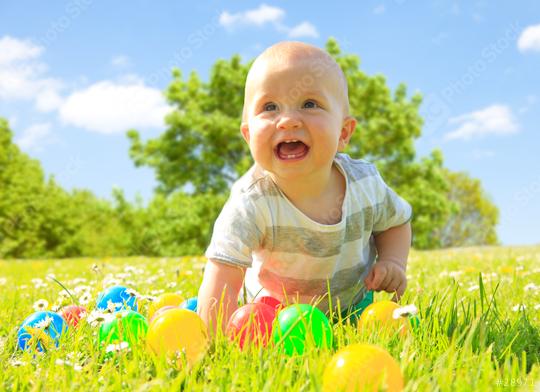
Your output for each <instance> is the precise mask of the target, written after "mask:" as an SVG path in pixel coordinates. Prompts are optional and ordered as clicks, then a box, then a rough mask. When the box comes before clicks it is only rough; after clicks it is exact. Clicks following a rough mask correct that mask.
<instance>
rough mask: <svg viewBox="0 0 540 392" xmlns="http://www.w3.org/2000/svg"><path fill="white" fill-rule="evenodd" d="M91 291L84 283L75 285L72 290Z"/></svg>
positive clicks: (79, 291) (77, 291)
mask: <svg viewBox="0 0 540 392" xmlns="http://www.w3.org/2000/svg"><path fill="white" fill-rule="evenodd" d="M91 291H92V288H91V287H90V286H87V285H84V284H81V285H78V286H75V288H74V289H73V292H74V293H75V294H82V293H90V292H91Z"/></svg>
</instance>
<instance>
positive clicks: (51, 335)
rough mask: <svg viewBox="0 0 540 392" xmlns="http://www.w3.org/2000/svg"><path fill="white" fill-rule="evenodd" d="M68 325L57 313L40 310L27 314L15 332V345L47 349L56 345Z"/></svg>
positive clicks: (23, 347) (21, 347)
mask: <svg viewBox="0 0 540 392" xmlns="http://www.w3.org/2000/svg"><path fill="white" fill-rule="evenodd" d="M67 329H68V325H67V323H66V321H65V320H64V319H63V318H62V316H60V315H59V314H57V313H54V312H49V311H42V312H36V313H33V314H31V315H30V316H28V317H27V318H26V319H25V320H24V321H23V322H22V324H21V327H20V328H19V331H18V332H17V345H18V347H19V348H20V349H21V350H26V349H34V348H35V349H37V350H38V351H47V350H49V349H51V348H52V347H53V346H58V340H59V339H60V337H61V336H62V335H63V334H64V333H66V331H67Z"/></svg>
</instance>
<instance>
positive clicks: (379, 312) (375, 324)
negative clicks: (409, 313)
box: [358, 301, 409, 335]
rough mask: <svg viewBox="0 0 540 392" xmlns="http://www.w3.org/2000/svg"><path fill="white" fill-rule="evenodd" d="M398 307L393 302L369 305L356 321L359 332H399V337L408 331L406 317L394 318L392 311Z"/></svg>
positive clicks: (379, 302)
mask: <svg viewBox="0 0 540 392" xmlns="http://www.w3.org/2000/svg"><path fill="white" fill-rule="evenodd" d="M399 308H400V306H399V305H398V304H397V303H395V302H393V301H378V302H374V303H372V304H371V305H369V306H368V307H367V308H366V309H365V310H364V311H363V312H362V314H361V315H360V319H359V320H358V329H359V330H366V329H367V330H369V331H374V330H377V331H378V332H379V333H381V332H382V333H393V332H395V331H397V330H399V332H400V334H401V335H406V334H407V332H408V331H409V322H408V318H407V317H397V318H394V311H395V310H397V309H399Z"/></svg>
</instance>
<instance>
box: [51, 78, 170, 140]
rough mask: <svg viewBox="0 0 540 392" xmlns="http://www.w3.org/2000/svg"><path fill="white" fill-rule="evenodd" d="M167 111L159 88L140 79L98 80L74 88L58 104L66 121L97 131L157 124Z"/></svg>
mask: <svg viewBox="0 0 540 392" xmlns="http://www.w3.org/2000/svg"><path fill="white" fill-rule="evenodd" d="M169 111H170V107H169V106H168V105H167V103H166V101H165V98H164V97H163V95H162V93H161V91H160V90H157V89H154V88H151V87H147V86H145V85H144V83H143V82H142V81H141V80H135V79H134V78H129V80H128V81H123V82H112V81H108V80H105V81H101V82H97V83H94V84H92V85H91V86H89V87H87V88H85V89H83V90H79V91H75V92H74V93H72V94H71V95H69V96H68V97H67V98H66V100H65V101H64V103H63V104H62V106H61V107H60V118H61V120H62V121H63V122H64V123H65V124H69V125H74V126H77V127H80V128H84V129H87V130H90V131H95V132H99V133H106V134H111V133H122V132H125V131H127V130H128V129H129V128H139V129H140V128H160V127H163V124H164V122H163V119H164V117H165V115H166V114H167V113H168V112H169Z"/></svg>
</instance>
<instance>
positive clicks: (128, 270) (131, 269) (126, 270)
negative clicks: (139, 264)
mask: <svg viewBox="0 0 540 392" xmlns="http://www.w3.org/2000/svg"><path fill="white" fill-rule="evenodd" d="M124 271H125V272H127V273H132V272H136V271H137V269H136V268H135V267H133V266H132V265H126V266H125V267H124Z"/></svg>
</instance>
